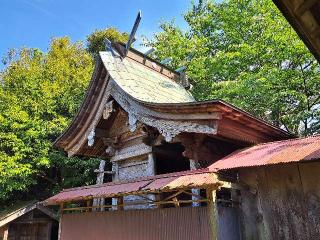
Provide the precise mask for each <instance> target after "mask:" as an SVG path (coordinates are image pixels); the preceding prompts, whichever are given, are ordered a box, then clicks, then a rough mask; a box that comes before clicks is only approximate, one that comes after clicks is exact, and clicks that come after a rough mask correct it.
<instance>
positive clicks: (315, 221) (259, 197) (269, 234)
mask: <svg viewBox="0 0 320 240" xmlns="http://www.w3.org/2000/svg"><path fill="white" fill-rule="evenodd" d="M319 172H320V163H317V162H314V163H300V164H296V163H292V164H287V165H274V166H269V167H260V168H251V169H245V170H240V172H239V179H240V181H241V183H242V189H241V192H242V229H243V237H244V239H290V240H294V239H297V240H298V239H299V240H301V239H320V185H319V182H320V174H319Z"/></svg>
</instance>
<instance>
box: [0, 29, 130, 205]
mask: <svg viewBox="0 0 320 240" xmlns="http://www.w3.org/2000/svg"><path fill="white" fill-rule="evenodd" d="M126 36H127V35H126V34H125V33H120V32H119V31H117V30H116V29H115V28H108V29H107V30H98V31H95V32H94V33H93V34H91V35H90V36H88V38H87V43H88V45H87V46H84V45H83V44H82V43H81V42H76V43H71V41H70V39H69V38H68V37H64V38H55V39H52V41H51V43H50V46H49V49H48V52H45V53H44V52H41V51H40V50H38V49H30V48H23V49H20V50H10V51H9V52H8V54H7V56H6V57H5V58H4V59H3V62H4V64H5V66H6V68H5V69H4V70H3V71H2V72H0V79H1V81H0V189H1V191H0V205H2V204H4V203H5V202H8V201H14V200H18V199H23V200H25V199H27V198H38V199H43V198H46V197H48V196H51V195H52V194H53V193H55V192H57V191H59V190H61V189H62V188H66V187H75V186H82V185H87V184H91V183H94V182H95V177H96V176H95V174H94V172H93V169H94V168H95V167H96V166H97V165H98V164H99V160H98V159H91V158H90V159H88V158H79V157H72V158H67V157H66V156H65V154H64V153H62V152H60V151H58V150H56V149H54V148H53V147H52V143H53V142H54V141H55V139H56V138H57V137H58V136H59V135H60V134H61V133H62V132H63V130H64V129H66V128H67V126H68V125H69V123H70V121H71V119H72V118H73V117H74V115H75V113H76V112H77V110H78V108H79V106H80V104H81V102H82V100H83V96H84V94H85V91H86V89H87V86H88V83H89V80H90V78H91V74H92V71H93V65H94V61H93V58H92V57H93V56H94V53H96V52H97V51H98V50H104V45H99V44H103V39H105V37H107V38H108V39H110V40H112V41H124V40H125V38H126Z"/></svg>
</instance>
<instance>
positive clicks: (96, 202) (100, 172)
mask: <svg viewBox="0 0 320 240" xmlns="http://www.w3.org/2000/svg"><path fill="white" fill-rule="evenodd" d="M105 165H106V161H104V160H101V161H100V164H99V170H97V171H95V172H96V173H98V175H97V181H96V184H97V185H99V184H103V179H104V174H105V171H104V167H105ZM104 202H105V201H104V198H95V199H93V203H92V205H93V206H97V208H93V209H92V211H93V212H94V211H99V208H98V206H102V205H104ZM100 211H103V208H100Z"/></svg>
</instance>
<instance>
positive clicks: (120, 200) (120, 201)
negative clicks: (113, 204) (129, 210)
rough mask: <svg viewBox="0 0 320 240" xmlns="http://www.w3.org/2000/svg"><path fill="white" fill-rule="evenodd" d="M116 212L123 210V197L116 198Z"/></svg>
mask: <svg viewBox="0 0 320 240" xmlns="http://www.w3.org/2000/svg"><path fill="white" fill-rule="evenodd" d="M117 210H118V211H119V210H123V197H118V198H117Z"/></svg>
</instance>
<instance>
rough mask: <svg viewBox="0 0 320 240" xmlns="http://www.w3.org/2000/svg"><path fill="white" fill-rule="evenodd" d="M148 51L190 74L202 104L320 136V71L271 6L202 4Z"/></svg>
mask: <svg viewBox="0 0 320 240" xmlns="http://www.w3.org/2000/svg"><path fill="white" fill-rule="evenodd" d="M184 18H185V20H186V22H187V23H188V29H187V30H186V31H183V30H182V29H180V28H179V27H178V26H176V25H175V23H174V22H173V21H171V22H165V23H163V24H162V25H161V28H162V31H161V32H159V33H157V34H156V35H155V36H154V39H152V40H149V41H148V42H147V45H149V46H153V47H155V48H156V51H155V53H154V57H156V58H158V59H164V58H166V57H172V58H173V61H172V62H171V63H170V65H171V67H173V68H176V67H179V66H182V65H186V66H187V67H188V69H187V74H188V75H189V77H190V78H191V79H192V82H193V85H194V88H193V90H192V92H193V94H194V95H195V97H196V98H197V99H198V100H207V99H214V98H220V99H224V100H226V101H228V102H230V103H233V104H235V105H236V106H238V107H240V108H242V109H244V110H247V111H249V112H251V113H252V114H254V115H255V116H258V117H261V118H263V119H265V120H268V121H270V122H272V123H273V124H275V125H277V126H280V127H283V128H285V129H287V130H290V131H292V132H294V133H297V134H302V135H306V134H313V133H319V132H320V123H319V120H320V107H319V106H320V105H319V104H320V92H319V89H320V79H319V76H320V75H319V72H320V71H319V65H318V63H317V62H316V60H315V59H314V57H313V56H312V55H311V54H310V53H309V51H308V49H307V48H306V47H305V46H304V44H303V42H302V41H301V40H300V39H299V37H298V36H297V34H296V33H295V31H294V30H293V29H292V27H291V26H290V25H289V24H288V22H287V21H286V20H285V19H284V17H283V16H282V15H281V13H280V12H279V11H278V9H277V8H276V7H275V6H274V4H273V3H272V1H271V0H267V1H259V0H243V1H238V0H229V1H224V2H222V3H216V2H214V1H209V0H208V1H201V0H200V1H199V3H197V4H195V3H193V4H192V7H191V9H190V10H189V11H188V12H186V13H185V15H184Z"/></svg>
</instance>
